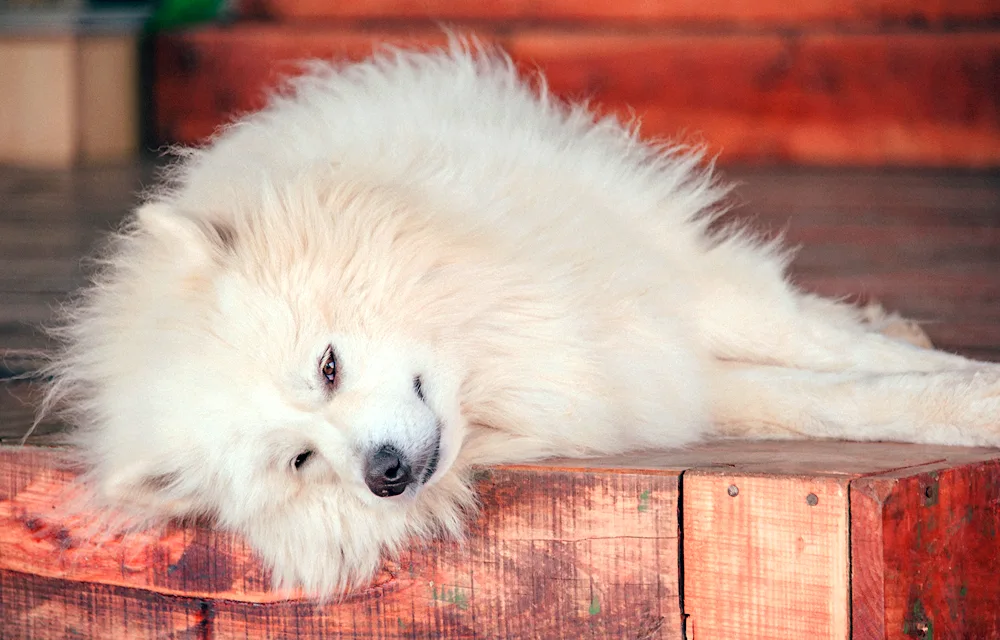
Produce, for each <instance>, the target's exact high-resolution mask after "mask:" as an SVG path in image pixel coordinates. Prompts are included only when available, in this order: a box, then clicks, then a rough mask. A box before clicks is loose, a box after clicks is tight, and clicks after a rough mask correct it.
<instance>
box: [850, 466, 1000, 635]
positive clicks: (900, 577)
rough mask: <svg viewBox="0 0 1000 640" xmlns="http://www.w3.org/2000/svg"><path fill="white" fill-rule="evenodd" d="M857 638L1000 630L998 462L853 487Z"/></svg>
mask: <svg viewBox="0 0 1000 640" xmlns="http://www.w3.org/2000/svg"><path fill="white" fill-rule="evenodd" d="M851 529H852V538H851V556H852V567H853V571H852V586H853V594H852V599H853V610H852V617H853V626H854V636H853V637H854V638H855V640H868V639H869V638H871V639H875V638H888V637H910V638H922V639H930V638H935V639H940V638H996V637H1000V613H998V611H997V602H998V598H1000V586H998V584H997V575H1000V553H998V552H997V544H998V538H997V535H998V532H1000V461H998V460H988V461H981V462H978V463H970V464H967V465H959V466H950V465H942V464H937V465H928V466H926V467H924V468H921V469H909V470H906V471H898V472H894V473H888V474H882V475H878V476H872V477H866V478H861V479H858V480H855V481H854V482H853V483H852V485H851Z"/></svg>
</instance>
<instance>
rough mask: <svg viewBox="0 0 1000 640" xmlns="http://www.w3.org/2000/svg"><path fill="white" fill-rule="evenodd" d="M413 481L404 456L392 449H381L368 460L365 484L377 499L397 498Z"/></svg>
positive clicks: (386, 447) (387, 447)
mask: <svg viewBox="0 0 1000 640" xmlns="http://www.w3.org/2000/svg"><path fill="white" fill-rule="evenodd" d="M415 481H416V478H414V477H413V472H412V469H411V468H410V463H409V461H408V460H407V459H406V456H404V455H403V454H401V453H400V452H399V451H396V449H394V448H393V447H389V446H385V447H382V448H381V449H379V450H378V451H376V452H375V453H373V454H372V455H371V456H370V457H369V458H368V464H367V465H366V466H365V484H367V485H368V488H369V489H371V491H372V493H374V494H375V495H377V496H379V497H382V498H387V497H389V496H398V495H399V494H401V493H403V492H404V491H406V487H408V486H410V485H411V484H413V483H414V482H415Z"/></svg>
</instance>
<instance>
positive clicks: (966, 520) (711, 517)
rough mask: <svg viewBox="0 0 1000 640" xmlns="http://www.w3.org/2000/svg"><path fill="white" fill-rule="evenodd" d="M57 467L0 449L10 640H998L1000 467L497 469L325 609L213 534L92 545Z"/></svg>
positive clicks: (746, 461)
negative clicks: (430, 534) (469, 502)
mask: <svg viewBox="0 0 1000 640" xmlns="http://www.w3.org/2000/svg"><path fill="white" fill-rule="evenodd" d="M56 455H57V454H56V452H54V451H53V450H44V449H35V448H22V449H14V448H0V620H2V621H3V623H2V624H3V625H4V628H3V637H4V638H11V639H14V638H34V639H39V640H45V639H48V638H64V637H67V636H71V635H72V636H82V637H87V638H110V637H129V638H145V637H165V636H171V637H175V636H184V637H188V636H197V637H201V638H216V637H219V638H222V637H226V638H228V637H269V638H292V637H300V636H302V635H305V636H309V637H319V636H323V637H356V638H370V637H378V638H414V637H416V638H439V637H490V638H492V637H508V638H514V637H545V638H567V637H572V638H623V637H643V638H653V637H656V638H664V639H679V638H682V637H686V638H687V639H688V640H699V639H714V638H727V639H740V638H767V639H769V640H781V639H785V638H788V639H794V640H801V639H802V638H810V639H813V638H848V637H852V638H855V639H861V638H863V639H869V638H889V637H893V638H896V637H911V638H927V639H929V638H938V639H939V638H992V637H1000V610H998V609H997V607H996V602H998V600H1000V583H998V582H997V580H996V576H997V575H998V573H1000V554H998V553H997V550H996V543H997V540H996V536H997V532H998V531H1000V509H998V508H997V505H998V504H1000V451H997V450H983V449H960V448H948V447H925V446H913V445H896V444H882V443H868V444H861V443H842V442H812V443H809V442H786V443H778V442H775V443H745V442H726V443H716V444H712V445H705V446H700V447H695V448H692V449H689V450H685V451H675V452H662V453H645V454H637V455H633V456H623V457H618V458H609V459H602V460H576V461H571V460H563V461H553V462H548V463H544V464H538V465H522V466H511V467H504V468H498V469H494V470H489V471H485V472H484V473H483V474H482V476H481V478H480V479H479V481H478V487H479V490H480V493H481V496H482V505H483V507H482V511H481V513H480V515H479V517H478V518H477V519H476V521H475V522H473V523H472V524H471V528H470V536H469V539H468V540H467V541H466V542H465V543H464V544H460V543H455V542H444V541H439V542H434V543H432V544H431V545H430V547H429V548H423V547H414V548H413V549H412V550H409V551H407V552H404V553H403V555H402V556H401V557H400V558H398V559H396V560H392V561H387V562H386V563H385V566H384V567H383V570H382V571H381V573H380V574H379V576H378V578H377V579H376V580H375V582H374V583H373V584H372V585H371V586H370V587H369V588H367V589H362V590H360V591H358V592H357V593H354V594H352V595H351V596H350V597H349V598H347V599H346V600H344V601H342V602H338V603H334V604H329V605H325V606H322V607H317V606H315V605H314V604H312V603H310V602H309V601H306V600H303V599H301V598H297V597H295V596H294V595H293V594H292V595H289V594H277V593H274V592H272V591H271V590H270V589H269V588H268V582H267V575H266V571H265V570H264V569H263V568H262V567H261V566H260V564H259V563H258V562H257V561H256V559H255V558H254V557H253V555H252V554H251V553H250V551H249V549H248V548H247V546H246V545H245V544H244V543H243V541H242V540H240V539H238V538H236V537H234V536H231V535H228V534H225V533H220V532H214V531H210V530H208V529H205V528H200V527H196V526H192V527H190V528H186V529H178V528H172V529H169V530H167V531H165V532H162V533H159V534H154V533H145V534H135V535H133V536H130V537H128V538H125V539H124V540H122V539H116V540H112V541H108V542H105V543H104V544H103V545H102V546H97V545H96V544H95V543H94V541H93V540H92V539H90V538H89V537H88V536H87V534H86V530H87V526H88V522H87V517H86V515H84V516H83V517H80V516H77V517H72V518H71V517H68V516H65V515H63V509H62V505H63V504H65V502H66V500H67V496H70V495H71V494H72V490H71V486H72V485H71V482H72V480H73V476H72V474H71V473H69V472H68V471H65V470H60V469H59V466H58V464H57V458H56ZM685 633H686V636H685V635H684V634H685Z"/></svg>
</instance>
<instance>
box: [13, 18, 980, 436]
mask: <svg viewBox="0 0 1000 640" xmlns="http://www.w3.org/2000/svg"><path fill="white" fill-rule="evenodd" d="M442 26H448V27H451V28H454V29H456V30H458V31H460V32H464V33H474V34H475V35H477V36H478V37H479V38H480V39H482V40H484V41H487V42H493V43H496V44H500V45H502V46H503V47H504V48H506V50H507V51H508V52H509V53H510V54H511V55H512V56H513V57H514V58H515V60H516V61H517V62H518V64H520V65H521V66H523V67H524V69H526V70H533V69H541V70H543V71H545V73H546V74H547V76H548V79H549V83H550V86H551V88H552V90H553V91H555V92H556V93H558V94H560V95H562V96H564V97H567V98H586V99H589V100H591V101H592V103H593V104H594V105H595V106H596V107H597V108H599V109H601V110H603V111H610V112H617V113H621V114H622V115H624V116H626V117H629V116H631V115H636V116H638V117H640V118H641V120H642V123H643V126H642V131H643V132H644V134H645V135H646V136H647V137H657V138H672V139H680V140H684V141H688V142H701V143H704V144H706V145H707V146H708V148H709V150H710V151H711V152H712V153H713V154H718V158H719V166H720V168H721V170H722V171H723V172H724V174H725V175H726V176H727V177H729V178H731V179H733V180H736V181H738V182H739V183H740V187H739V188H738V189H737V191H736V193H735V203H736V204H737V206H736V208H735V209H734V212H733V213H732V214H731V215H732V216H733V217H745V218H751V219H754V220H755V221H756V223H757V225H758V226H759V227H760V228H762V229H764V230H765V231H767V232H769V233H776V232H784V233H786V235H787V237H788V239H789V241H790V242H792V243H795V244H799V245H801V247H802V248H801V251H800V253H799V257H798V259H797V260H796V261H795V263H794V265H793V268H792V269H793V276H794V277H795V279H796V280H797V282H799V283H800V284H801V286H802V287H804V288H806V289H809V290H813V291H817V292H820V293H823V294H827V295H835V296H845V297H848V298H850V299H852V300H856V301H859V302H865V301H868V300H877V301H879V302H881V303H883V304H885V305H886V306H888V307H890V308H891V309H895V310H898V311H901V312H902V313H904V314H906V315H908V316H910V317H913V318H915V319H917V320H920V321H921V322H922V323H923V326H924V328H925V330H926V331H927V333H928V334H929V335H930V337H931V338H932V339H933V340H934V342H935V343H936V344H937V345H939V346H941V347H943V348H947V349H949V350H952V351H958V352H961V353H964V354H966V355H971V356H976V357H980V358H988V359H995V360H1000V322H998V320H1000V304H998V303H1000V2H998V0H794V1H790V0H753V1H747V0H493V1H490V0H410V1H407V0H162V1H160V2H139V3H137V2H115V1H110V0H102V1H97V0H90V1H84V0H0V353H2V354H3V356H4V357H3V367H4V368H3V373H4V374H5V375H6V376H7V378H8V379H9V383H8V384H7V385H5V387H6V391H7V393H2V392H0V440H3V439H4V437H8V438H9V437H10V434H11V433H14V432H15V431H16V430H17V427H11V426H10V425H12V424H20V421H22V419H23V417H24V416H25V415H27V414H26V413H25V412H24V409H23V408H19V407H23V406H24V403H25V402H27V404H28V405H29V407H30V403H31V399H32V397H33V395H32V393H33V392H32V391H31V386H30V385H29V384H27V383H17V384H15V383H13V382H12V381H10V379H11V377H12V376H13V375H14V374H16V373H19V372H23V371H25V370H28V369H30V366H31V363H32V362H33V361H34V360H35V358H36V357H37V354H38V353H39V352H41V351H44V350H45V348H46V346H47V344H48V343H47V341H46V338H45V337H44V336H43V335H42V334H41V333H40V332H39V331H38V330H37V326H38V325H39V324H44V323H45V322H47V321H48V320H49V319H50V318H51V314H52V310H53V308H54V306H55V305H56V304H57V303H58V301H59V300H62V299H64V298H65V295H66V293H67V292H68V291H70V290H72V289H73V288H74V287H75V286H77V285H78V284H79V283H80V282H81V281H82V279H83V278H85V276H86V273H87V269H88V267H87V266H86V264H85V263H81V257H82V256H83V255H85V254H86V253H87V252H88V251H90V249H91V248H92V246H93V243H94V242H95V240H96V239H97V238H99V236H100V234H101V233H103V232H106V231H108V230H109V229H112V228H113V227H114V226H115V225H116V224H118V222H119V221H120V220H121V218H122V216H123V215H124V214H125V213H126V212H127V211H128V209H129V208H130V207H131V206H132V205H133V204H134V203H135V202H136V199H137V194H138V193H139V192H140V190H141V189H142V188H143V186H148V185H149V184H150V182H151V181H152V180H153V176H154V174H155V169H156V167H157V166H158V165H161V164H162V163H163V162H165V161H166V160H168V159H169V158H167V157H166V156H165V155H164V153H163V149H165V147H166V145H170V144H177V143H181V144H198V143H199V142H200V141H203V140H204V139H205V138H206V136H209V135H210V134H211V133H212V131H213V130H214V129H215V128H216V127H217V126H219V125H220V124H222V123H224V122H226V121H227V120H229V119H230V118H231V117H233V116H234V115H235V114H238V113H240V112H244V111H247V110H251V109H254V108H256V107H259V106H260V105H261V104H262V103H263V98H264V96H265V94H266V90H267V89H268V88H269V87H273V86H275V85H276V84H277V83H278V82H279V81H280V79H281V78H282V77H283V76H285V75H287V74H290V73H294V72H295V70H296V66H295V61H297V60H300V59H302V58H308V57H322V58H337V59H356V58H360V57H364V56H365V55H367V54H369V53H370V52H371V51H372V50H373V47H376V46H378V45H379V44H380V43H393V44H407V45H414V46H433V45H435V44H439V43H441V42H442V41H443V40H444V35H443V32H442V29H441V27H442ZM0 391H2V390H0ZM11 398H13V399H14V400H16V402H13V401H11ZM3 412H5V413H3ZM2 425H8V426H6V427H4V426H2ZM5 429H6V431H5ZM5 433H6V434H7V435H6V436H5V435H4V434H5ZM41 433H44V429H43V430H42V432H41Z"/></svg>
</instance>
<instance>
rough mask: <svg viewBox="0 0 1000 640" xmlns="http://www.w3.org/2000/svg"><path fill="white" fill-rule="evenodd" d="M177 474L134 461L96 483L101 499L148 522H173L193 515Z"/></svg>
mask: <svg viewBox="0 0 1000 640" xmlns="http://www.w3.org/2000/svg"><path fill="white" fill-rule="evenodd" d="M181 481H182V476H181V474H180V473H179V472H170V471H163V470H162V469H157V468H155V467H154V466H153V465H151V464H150V463H148V462H145V461H141V460H136V461H132V462H129V463H128V464H127V465H126V466H124V467H121V468H119V469H115V470H114V471H112V472H110V473H109V474H108V475H106V476H105V477H104V478H103V479H102V480H101V481H100V483H99V487H98V491H99V494H100V497H101V498H102V500H104V501H106V502H108V503H109V504H114V505H117V506H119V507H124V509H125V510H126V511H128V512H131V513H138V514H141V515H142V516H144V517H146V518H150V519H158V520H159V519H164V520H165V519H173V518H183V517H185V516H189V515H192V514H193V513H194V512H195V511H196V508H195V501H194V500H193V499H192V498H191V497H190V495H189V494H186V492H185V491H184V489H183V487H182V486H181Z"/></svg>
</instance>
